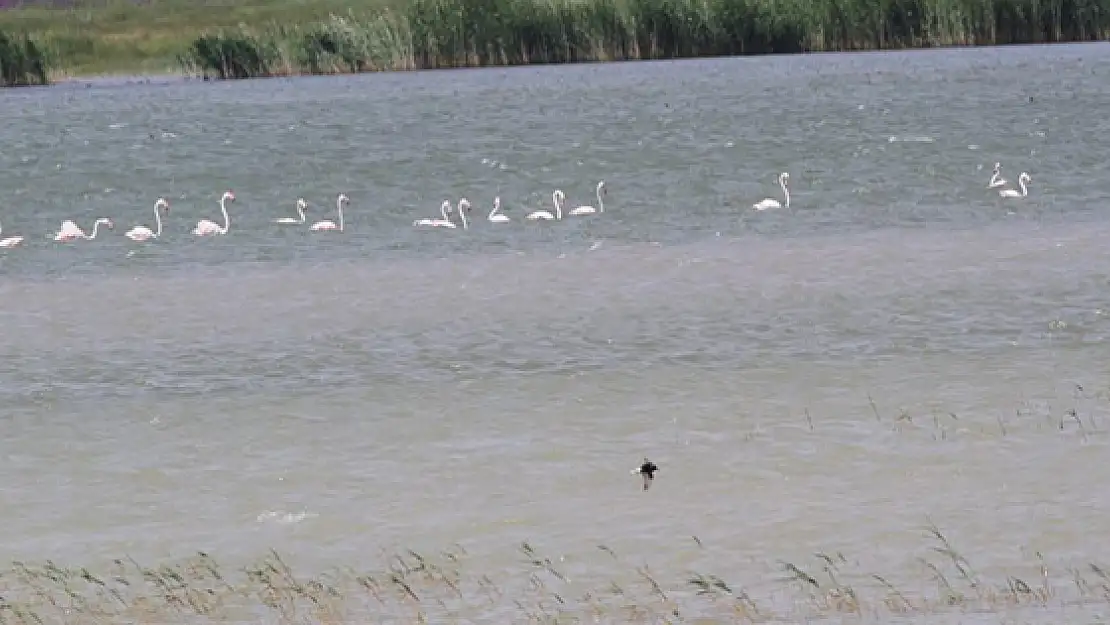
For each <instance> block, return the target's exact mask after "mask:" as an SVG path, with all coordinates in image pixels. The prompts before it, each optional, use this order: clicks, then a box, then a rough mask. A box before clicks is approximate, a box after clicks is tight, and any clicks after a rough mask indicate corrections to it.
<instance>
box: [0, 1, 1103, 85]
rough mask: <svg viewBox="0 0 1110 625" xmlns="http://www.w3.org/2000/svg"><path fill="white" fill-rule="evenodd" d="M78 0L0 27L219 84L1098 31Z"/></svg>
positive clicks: (67, 52) (61, 48)
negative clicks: (220, 80) (87, 1)
mask: <svg viewBox="0 0 1110 625" xmlns="http://www.w3.org/2000/svg"><path fill="white" fill-rule="evenodd" d="M82 1H84V0H79V1H78V4H77V5H76V6H75V7H74V8H69V9H48V8H18V9H9V10H4V11H0V32H8V33H21V34H22V33H27V34H28V35H29V36H30V37H31V40H32V41H36V42H39V43H40V44H41V45H42V46H44V47H45V49H46V51H47V53H48V56H49V58H50V59H51V61H52V63H53V65H52V67H53V69H55V70H56V71H58V72H61V73H67V74H93V73H138V74H141V73H165V72H174V71H180V70H181V69H182V65H183V66H184V68H185V69H186V71H189V72H196V73H199V74H204V75H207V76H212V77H224V78H227V77H254V76H270V75H289V74H306V73H316V74H318V73H346V72H362V71H381V70H404V69H424V68H439V67H474V66H487V65H518V64H529V63H566V62H578V61H601V60H623V59H660V58H686V57H699V56H720V55H737V54H761V53H771V52H774V53H789V52H801V51H835V50H873V49H890V48H918V47H934V46H947V45H993V44H1010V43H1047V42H1065V41H1090V40H1100V39H1105V38H1107V37H1108V36H1110V0H1088V1H1086V2H1072V1H1071V0H812V1H810V2H801V1H800V0H545V1H543V2H541V1H539V0H403V1H402V0H362V2H361V3H341V2H339V1H338V0H322V1H319V2H308V1H306V0H273V1H271V2H264V3H263V2H260V1H259V0H231V1H230V2H229V3H228V6H221V7H214V6H210V5H208V4H196V3H193V2H189V1H188V0H151V1H150V2H147V3H142V4H139V3H130V2H123V3H118V2H116V1H115V0H112V3H110V4H107V5H97V6H91V5H83V4H81V2H82ZM21 36H22V35H21ZM9 37H11V35H9Z"/></svg>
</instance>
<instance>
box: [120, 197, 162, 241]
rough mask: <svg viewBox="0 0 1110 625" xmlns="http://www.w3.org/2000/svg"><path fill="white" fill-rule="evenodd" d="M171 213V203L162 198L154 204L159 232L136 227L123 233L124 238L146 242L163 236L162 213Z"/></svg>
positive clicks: (144, 227) (155, 219)
mask: <svg viewBox="0 0 1110 625" xmlns="http://www.w3.org/2000/svg"><path fill="white" fill-rule="evenodd" d="M163 210H164V211H166V212H167V213H168V212H170V203H169V202H168V201H166V198H164V197H160V198H158V199H157V200H155V202H154V221H155V222H157V224H158V225H157V228H158V230H157V232H152V231H151V230H150V228H147V227H146V226H135V227H134V228H132V229H130V230H128V231H127V232H124V233H123V236H125V237H127V238H128V239H131V240H132V241H146V240H148V239H157V238H158V237H160V236H162V211H163Z"/></svg>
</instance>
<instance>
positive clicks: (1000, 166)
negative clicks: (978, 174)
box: [994, 163, 1002, 172]
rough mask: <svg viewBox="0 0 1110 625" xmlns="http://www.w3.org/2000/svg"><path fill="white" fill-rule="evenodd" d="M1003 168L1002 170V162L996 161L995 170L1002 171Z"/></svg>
mask: <svg viewBox="0 0 1110 625" xmlns="http://www.w3.org/2000/svg"><path fill="white" fill-rule="evenodd" d="M1001 170H1002V163H995V164H994V171H996V172H997V171H1001Z"/></svg>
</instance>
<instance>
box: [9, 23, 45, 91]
mask: <svg viewBox="0 0 1110 625" xmlns="http://www.w3.org/2000/svg"><path fill="white" fill-rule="evenodd" d="M47 71H48V67H47V58H46V53H45V52H44V51H43V49H42V47H41V46H40V45H38V44H37V43H35V41H34V40H33V39H32V38H30V37H28V36H26V35H23V36H16V35H12V34H9V33H7V32H5V31H3V30H0V87H25V86H29V85H45V84H47V82H48V79H47Z"/></svg>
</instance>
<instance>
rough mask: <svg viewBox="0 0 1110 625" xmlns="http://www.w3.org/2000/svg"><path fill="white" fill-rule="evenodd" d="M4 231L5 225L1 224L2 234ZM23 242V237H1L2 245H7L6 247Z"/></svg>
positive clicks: (0, 230) (0, 231)
mask: <svg viewBox="0 0 1110 625" xmlns="http://www.w3.org/2000/svg"><path fill="white" fill-rule="evenodd" d="M3 232H4V226H3V225H0V234H3ZM22 242H23V237H8V238H6V239H0V247H5V248H7V247H15V246H17V245H19V244H20V243H22Z"/></svg>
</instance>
